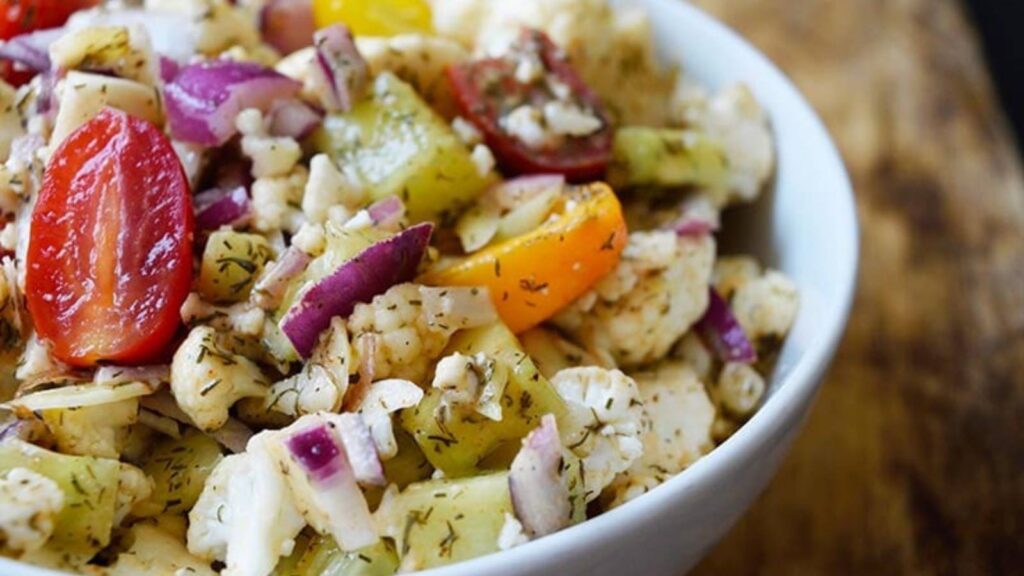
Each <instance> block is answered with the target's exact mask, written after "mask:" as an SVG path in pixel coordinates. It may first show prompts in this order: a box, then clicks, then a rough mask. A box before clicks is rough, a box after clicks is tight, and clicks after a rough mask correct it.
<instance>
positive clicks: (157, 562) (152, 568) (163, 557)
mask: <svg viewBox="0 0 1024 576" xmlns="http://www.w3.org/2000/svg"><path fill="white" fill-rule="evenodd" d="M131 538H132V545H131V547H130V548H128V550H126V551H124V552H122V553H120V554H118V555H117V561H115V562H114V564H113V565H111V566H110V568H109V569H107V570H106V571H105V572H104V574H105V576H137V575H138V574H173V575H175V576H216V574H217V573H216V572H214V571H213V569H212V568H210V564H209V562H204V561H203V560H202V559H200V558H196V557H195V556H193V555H191V554H189V552H188V549H187V548H185V546H184V545H183V544H182V540H181V539H179V538H177V537H175V536H174V535H173V534H170V533H168V532H166V531H164V530H161V529H160V528H157V527H155V526H150V525H148V524H136V525H134V526H132V528H131Z"/></svg>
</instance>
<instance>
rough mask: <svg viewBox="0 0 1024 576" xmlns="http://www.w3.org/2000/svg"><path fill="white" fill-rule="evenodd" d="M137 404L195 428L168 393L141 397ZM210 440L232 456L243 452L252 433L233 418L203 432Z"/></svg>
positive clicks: (193, 423)
mask: <svg viewBox="0 0 1024 576" xmlns="http://www.w3.org/2000/svg"><path fill="white" fill-rule="evenodd" d="M139 404H140V405H141V406H142V407H143V408H146V409H148V410H152V411H153V412H156V413H157V414H160V415H161V416H166V417H168V418H170V419H171V420H177V421H178V422H181V423H182V424H185V425H186V426H192V427H193V428H195V427H196V425H195V422H192V419H191V418H189V417H188V415H187V414H185V412H183V411H182V410H181V407H179V406H178V403H177V402H176V401H175V400H174V396H172V395H171V394H170V393H169V392H158V393H156V394H152V395H150V396H143V397H142V398H140V399H139ZM204 434H206V435H208V436H209V437H210V438H213V439H214V440H216V441H217V442H218V443H219V444H220V445H221V446H223V447H225V448H227V449H228V450H230V451H231V452H232V453H233V454H240V453H242V452H245V447H246V445H247V444H248V443H249V439H250V438H252V436H253V432H252V430H250V429H249V427H248V426H246V425H245V424H242V423H241V422H240V421H238V420H235V419H234V418H228V421H227V422H225V423H224V425H223V426H221V427H220V428H218V429H217V430H214V431H212V432H204Z"/></svg>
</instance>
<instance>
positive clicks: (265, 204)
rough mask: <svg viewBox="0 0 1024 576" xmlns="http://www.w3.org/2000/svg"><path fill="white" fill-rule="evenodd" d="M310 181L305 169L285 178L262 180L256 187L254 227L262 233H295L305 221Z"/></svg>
mask: <svg viewBox="0 0 1024 576" xmlns="http://www.w3.org/2000/svg"><path fill="white" fill-rule="evenodd" d="M308 180H309V173H308V172H307V171H306V168H305V167H304V166H301V165H299V166H295V168H293V169H292V171H291V173H289V174H288V175H285V176H276V177H267V178H258V179H257V180H256V181H255V182H253V184H252V211H253V221H252V225H253V228H255V229H256V230H257V231H259V232H265V233H269V232H276V231H278V230H286V231H288V232H290V233H295V232H297V231H298V229H299V228H300V227H301V226H302V223H303V222H304V221H305V215H304V214H303V213H302V209H301V206H302V195H303V193H304V191H305V188H306V183H307V181H308Z"/></svg>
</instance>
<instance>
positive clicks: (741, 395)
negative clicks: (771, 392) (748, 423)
mask: <svg viewBox="0 0 1024 576" xmlns="http://www.w3.org/2000/svg"><path fill="white" fill-rule="evenodd" d="M764 391H765V382H764V377H762V376H761V375H760V374H758V373H757V370H754V368H753V367H752V366H750V365H748V364H740V363H738V362H729V363H728V364H726V365H725V367H724V368H722V372H721V374H719V375H718V384H717V386H716V392H717V397H718V401H719V402H721V404H722V407H723V408H725V410H726V411H727V412H729V414H731V415H733V416H736V417H737V418H746V417H747V416H750V415H751V414H752V413H753V412H754V410H755V409H757V406H758V404H760V403H761V398H762V397H764Z"/></svg>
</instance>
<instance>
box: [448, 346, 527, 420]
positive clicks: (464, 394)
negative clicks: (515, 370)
mask: <svg viewBox="0 0 1024 576" xmlns="http://www.w3.org/2000/svg"><path fill="white" fill-rule="evenodd" d="M507 384H508V367H507V366H506V365H505V364H504V363H502V362H499V361H497V360H495V359H494V358H491V357H489V356H488V355H486V354H484V353H483V352H480V353H478V354H474V355H473V356H467V355H465V354H461V353H459V352H456V353H455V354H452V355H450V356H446V357H444V358H442V359H441V361H440V362H438V363H437V367H436V368H435V369H434V381H433V384H432V386H433V387H434V388H437V389H438V390H441V404H440V405H439V409H440V410H447V409H448V407H449V406H454V405H464V406H472V407H473V409H474V410H475V411H476V412H477V413H478V414H481V415H483V416H484V417H486V418H489V419H491V420H494V421H499V422H500V421H501V418H502V414H501V398H502V396H503V395H504V393H505V386H506V385H507Z"/></svg>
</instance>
